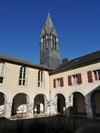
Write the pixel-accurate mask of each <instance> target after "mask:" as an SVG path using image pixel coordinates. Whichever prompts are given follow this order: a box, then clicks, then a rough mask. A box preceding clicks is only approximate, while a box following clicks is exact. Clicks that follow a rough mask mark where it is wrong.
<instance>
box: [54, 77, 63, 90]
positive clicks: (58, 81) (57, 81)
mask: <svg viewBox="0 0 100 133" xmlns="http://www.w3.org/2000/svg"><path fill="white" fill-rule="evenodd" d="M63 86H64V83H63V77H61V78H57V79H54V80H53V87H54V88H58V87H63Z"/></svg>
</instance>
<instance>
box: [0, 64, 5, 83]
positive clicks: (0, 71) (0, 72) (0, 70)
mask: <svg viewBox="0 0 100 133" xmlns="http://www.w3.org/2000/svg"><path fill="white" fill-rule="evenodd" d="M4 76H5V64H4V63H0V83H3V80H4Z"/></svg>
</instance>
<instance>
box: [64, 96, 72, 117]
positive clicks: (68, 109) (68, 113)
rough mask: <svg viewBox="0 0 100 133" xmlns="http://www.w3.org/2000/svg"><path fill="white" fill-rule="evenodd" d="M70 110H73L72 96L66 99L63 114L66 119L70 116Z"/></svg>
mask: <svg viewBox="0 0 100 133" xmlns="http://www.w3.org/2000/svg"><path fill="white" fill-rule="evenodd" d="M71 108H73V95H71V96H69V97H68V99H66V111H65V114H66V116H67V117H70V115H71Z"/></svg>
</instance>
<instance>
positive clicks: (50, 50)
mask: <svg viewBox="0 0 100 133" xmlns="http://www.w3.org/2000/svg"><path fill="white" fill-rule="evenodd" d="M40 63H41V64H44V65H46V66H48V67H49V68H50V69H55V68H57V67H58V66H59V65H60V49H59V41H58V34H57V32H56V29H55V27H54V24H53V22H52V19H51V16H50V13H48V16H47V19H46V22H45V25H44V27H43V29H42V32H41V42H40Z"/></svg>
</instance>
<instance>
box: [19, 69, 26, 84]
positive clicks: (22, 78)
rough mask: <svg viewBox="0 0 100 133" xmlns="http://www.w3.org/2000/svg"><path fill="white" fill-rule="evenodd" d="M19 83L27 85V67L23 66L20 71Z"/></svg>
mask: <svg viewBox="0 0 100 133" xmlns="http://www.w3.org/2000/svg"><path fill="white" fill-rule="evenodd" d="M18 84H19V85H26V68H25V67H21V68H20V71H19V83H18Z"/></svg>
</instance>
